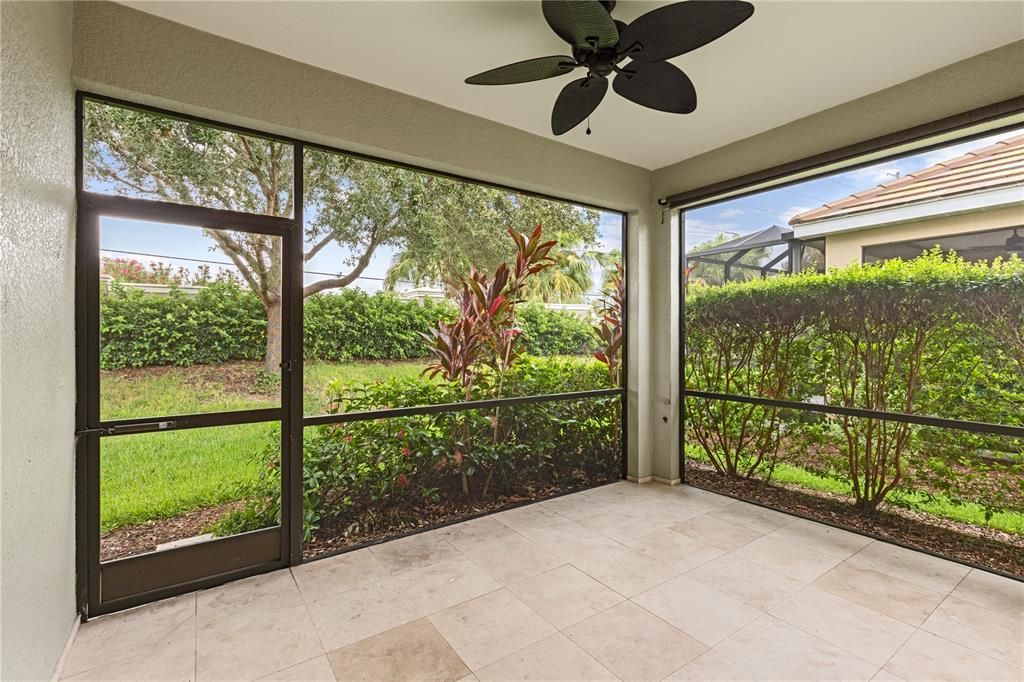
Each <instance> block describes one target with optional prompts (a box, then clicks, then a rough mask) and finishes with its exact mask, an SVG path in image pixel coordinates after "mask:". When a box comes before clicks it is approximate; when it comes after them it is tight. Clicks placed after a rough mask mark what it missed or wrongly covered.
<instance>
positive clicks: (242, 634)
mask: <svg viewBox="0 0 1024 682" xmlns="http://www.w3.org/2000/svg"><path fill="white" fill-rule="evenodd" d="M323 653H324V650H323V648H322V647H321V645H320V638H319V637H317V634H316V628H314V627H313V621H312V620H311V619H310V617H309V613H308V612H307V610H306V605H305V604H304V603H303V602H302V600H301V599H296V601H295V602H294V605H292V606H288V607H283V606H278V607H276V608H272V609H264V608H261V607H258V606H254V607H250V608H235V609H234V612H233V613H232V614H231V615H230V616H226V615H225V614H223V613H221V614H219V617H218V618H216V619H215V620H212V621H210V622H208V623H205V622H204V621H203V619H202V611H201V610H200V620H199V630H198V632H197V633H196V677H197V678H198V679H199V680H204V681H205V680H243V679H245V680H252V679H256V678H259V677H263V676H265V675H269V674H270V673H273V672H277V671H279V670H283V669H285V668H287V667H290V666H292V665H295V664H297V663H302V662H303V661H306V660H309V659H310V658H315V657H317V656H320V655H321V654H323Z"/></svg>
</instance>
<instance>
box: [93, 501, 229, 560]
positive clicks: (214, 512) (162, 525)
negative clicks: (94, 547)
mask: <svg viewBox="0 0 1024 682" xmlns="http://www.w3.org/2000/svg"><path fill="white" fill-rule="evenodd" d="M242 504H244V503H243V502H229V503H228V504H222V505H219V506H216V507H208V508H206V509H199V510H196V511H194V512H189V513H187V514H182V515H181V516H176V517H174V518H172V519H160V520H157V521H150V522H148V523H140V524H138V525H135V526H124V527H122V528H118V529H117V530H114V531H111V532H109V533H107V534H105V535H102V536H101V537H100V561H111V560H112V559H121V558H124V557H129V556H135V555H136V554H145V553H146V552H155V551H156V546H157V545H161V544H163V543H165V542H172V541H174V540H184V539H185V538H191V537H195V536H196V535H202V534H203V533H206V532H207V529H208V528H209V527H210V526H211V525H213V522H214V521H216V520H217V519H219V518H220V517H221V516H223V515H224V514H226V513H227V512H229V511H232V510H234V509H237V508H238V507H240V506H241V505H242Z"/></svg>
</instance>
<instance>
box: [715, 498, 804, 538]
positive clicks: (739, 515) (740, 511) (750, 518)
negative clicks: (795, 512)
mask: <svg viewBox="0 0 1024 682" xmlns="http://www.w3.org/2000/svg"><path fill="white" fill-rule="evenodd" d="M712 513H713V514H714V516H715V517H716V518H719V519H722V520H724V521H729V522H730V523H735V524H736V525H738V526H746V527H747V528H751V529H753V530H756V531H760V532H761V533H771V532H772V531H776V530H778V529H779V528H782V527H783V526H788V525H789V524H791V523H793V522H794V521H796V520H797V519H796V517H795V516H790V515H789V514H783V513H782V512H777V511H775V510H774V509H766V508H764V507H758V506H756V505H752V504H744V503H737V504H730V505H728V506H726V507H722V508H721V509H716V510H715V511H714V512H712Z"/></svg>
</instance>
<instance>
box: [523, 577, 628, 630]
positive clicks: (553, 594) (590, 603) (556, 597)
mask: <svg viewBox="0 0 1024 682" xmlns="http://www.w3.org/2000/svg"><path fill="white" fill-rule="evenodd" d="M509 590H510V591H511V592H512V593H513V594H514V595H516V596H517V597H519V599H520V600H521V601H522V602H523V603H524V604H526V605H527V606H529V607H530V608H532V609H533V610H534V611H536V612H537V613H538V614H540V616H541V617H542V618H544V620H546V621H547V622H549V623H551V624H552V625H553V626H555V627H556V628H557V629H559V630H562V629H564V628H567V627H569V626H570V625H572V624H573V623H578V622H579V621H581V620H583V619H584V618H589V617H590V616H592V615H594V614H596V613H600V612H601V611H604V610H605V609H607V608H611V607H612V606H615V605H616V604H618V603H620V602H622V601H623V599H624V597H623V596H622V595H621V594H619V593H618V592H615V591H613V590H611V589H610V588H608V587H607V586H605V585H604V584H602V583H600V582H598V581H597V580H594V579H593V578H591V577H590V576H589V575H587V574H586V573H584V572H583V571H581V570H579V569H578V568H576V567H575V566H572V565H565V566H561V567H559V568H556V569H553V570H551V571H547V572H546V573H542V574H540V575H536V576H533V577H532V578H527V579H526V580H522V581H520V582H518V583H515V584H514V585H512V586H510V587H509Z"/></svg>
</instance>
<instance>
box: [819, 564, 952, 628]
mask: <svg viewBox="0 0 1024 682" xmlns="http://www.w3.org/2000/svg"><path fill="white" fill-rule="evenodd" d="M813 584H814V586H815V587H818V588H821V589H823V590H826V591H828V592H831V593H832V594H835V595H838V596H840V597H843V598H844V599H847V600H849V601H852V602H855V603H857V604H860V605H861V606H866V607H867V608H869V609H872V610H874V611H877V612H879V613H884V614H885V615H887V616H891V617H892V618H896V619H898V620H902V621H903V622H905V623H910V624H911V625H920V624H921V623H923V622H924V621H925V619H926V618H927V617H928V616H929V615H930V614H931V612H932V611H934V610H935V607H936V606H938V605H939V602H941V601H942V599H943V595H942V594H941V593H939V592H933V591H932V590H928V589H925V588H924V587H921V586H919V585H915V584H913V583H908V582H907V581H905V580H900V579H899V578H895V577H893V576H891V575H888V574H887V573H881V572H879V571H876V570H873V569H870V568H866V567H865V566H864V565H860V564H852V563H850V562H848V561H847V562H843V563H841V564H839V565H838V566H836V567H835V568H833V569H832V570H831V571H829V572H828V573H826V574H825V575H823V576H821V577H820V578H818V579H817V580H815V581H814V583H813Z"/></svg>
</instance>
